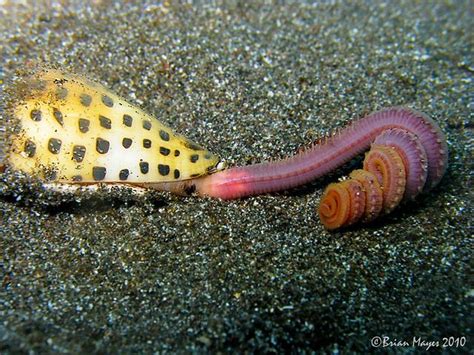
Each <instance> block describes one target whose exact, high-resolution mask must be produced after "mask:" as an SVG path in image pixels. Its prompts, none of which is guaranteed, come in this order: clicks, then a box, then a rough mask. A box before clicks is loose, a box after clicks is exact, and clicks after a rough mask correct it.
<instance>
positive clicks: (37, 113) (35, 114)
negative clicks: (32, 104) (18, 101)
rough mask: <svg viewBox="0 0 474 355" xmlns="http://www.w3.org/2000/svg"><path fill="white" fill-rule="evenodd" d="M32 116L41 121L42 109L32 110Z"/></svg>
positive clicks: (36, 120) (33, 118) (34, 119)
mask: <svg viewBox="0 0 474 355" xmlns="http://www.w3.org/2000/svg"><path fill="white" fill-rule="evenodd" d="M30 117H31V119H32V120H33V121H35V122H39V121H41V111H40V110H36V109H34V110H31V112H30Z"/></svg>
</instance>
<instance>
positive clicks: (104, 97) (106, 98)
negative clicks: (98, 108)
mask: <svg viewBox="0 0 474 355" xmlns="http://www.w3.org/2000/svg"><path fill="white" fill-rule="evenodd" d="M102 103H103V104H104V105H105V106H107V107H113V106H114V100H112V98H111V97H109V96H107V95H102Z"/></svg>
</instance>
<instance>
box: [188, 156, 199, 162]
mask: <svg viewBox="0 0 474 355" xmlns="http://www.w3.org/2000/svg"><path fill="white" fill-rule="evenodd" d="M189 160H190V161H191V163H195V162H197V161H198V160H199V155H198V154H193V155H191V157H190V158H189Z"/></svg>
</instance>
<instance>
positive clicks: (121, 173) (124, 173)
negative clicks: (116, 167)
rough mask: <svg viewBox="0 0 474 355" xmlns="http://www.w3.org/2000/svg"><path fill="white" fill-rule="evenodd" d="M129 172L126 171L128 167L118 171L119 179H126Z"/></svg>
mask: <svg viewBox="0 0 474 355" xmlns="http://www.w3.org/2000/svg"><path fill="white" fill-rule="evenodd" d="M129 174H130V172H129V171H128V169H122V170H120V173H119V179H120V180H122V181H123V180H127V179H128V175H129Z"/></svg>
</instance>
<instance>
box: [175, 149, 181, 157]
mask: <svg viewBox="0 0 474 355" xmlns="http://www.w3.org/2000/svg"><path fill="white" fill-rule="evenodd" d="M180 154H181V152H180V151H179V150H178V149H175V151H174V156H175V157H179V155H180Z"/></svg>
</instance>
